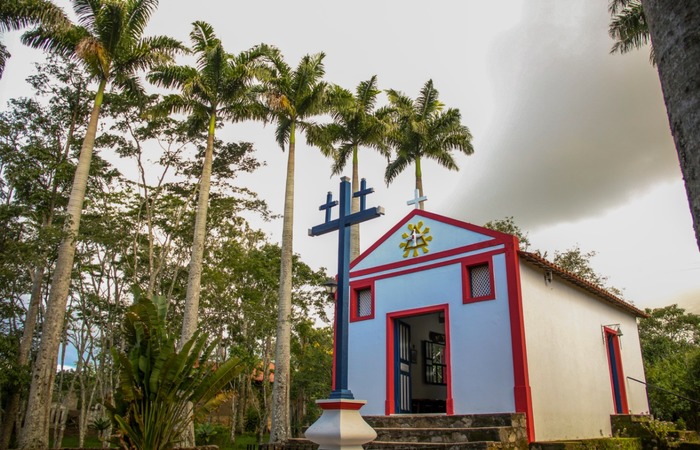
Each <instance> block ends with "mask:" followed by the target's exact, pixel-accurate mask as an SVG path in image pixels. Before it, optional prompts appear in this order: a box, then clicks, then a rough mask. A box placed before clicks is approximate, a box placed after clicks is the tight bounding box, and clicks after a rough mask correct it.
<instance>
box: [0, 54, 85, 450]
mask: <svg viewBox="0 0 700 450" xmlns="http://www.w3.org/2000/svg"><path fill="white" fill-rule="evenodd" d="M27 81H28V82H29V83H30V84H31V86H32V88H33V89H34V92H35V94H36V95H35V96H34V98H32V99H28V98H18V99H11V100H10V102H9V104H8V110H7V111H5V112H2V113H0V121H1V122H2V125H1V126H0V153H2V157H0V159H1V160H2V162H3V167H4V170H3V173H2V174H3V180H4V181H5V182H6V187H7V188H8V189H9V190H8V191H7V194H8V195H7V196H6V202H7V203H6V204H5V205H6V206H8V207H10V205H11V207H10V209H8V211H9V210H14V211H15V212H16V213H17V214H18V216H17V220H19V221H21V223H22V228H23V233H22V242H23V243H22V246H23V247H24V248H25V249H26V250H27V251H28V253H27V254H25V255H23V257H22V258H21V260H22V261H23V262H24V263H23V264H24V265H25V266H26V267H24V268H22V269H19V270H18V271H15V272H13V275H12V277H13V278H15V279H17V280H19V279H23V278H24V277H21V276H19V274H18V272H19V273H27V274H30V278H31V287H30V288H29V289H28V290H25V291H24V292H23V294H22V295H23V296H25V298H26V297H28V298H29V304H28V306H27V308H26V311H23V318H24V323H23V329H22V337H21V339H20V342H19V350H18V352H17V360H16V363H17V365H18V366H25V365H28V364H29V357H30V349H31V346H32V342H33V338H34V331H35V327H36V322H37V315H38V311H39V307H40V303H41V300H42V296H43V294H44V292H45V282H44V275H45V272H46V271H47V268H49V267H50V264H51V262H52V261H53V260H54V257H55V256H54V253H55V251H56V247H57V246H58V241H59V239H60V236H59V235H60V225H61V212H62V211H63V209H64V208H65V205H66V202H67V197H68V193H69V190H70V181H71V177H72V176H73V170H74V166H73V164H72V163H71V161H70V156H71V150H74V149H75V148H76V146H77V144H78V139H79V136H80V134H81V133H82V132H83V131H84V128H83V127H82V126H81V125H82V124H83V123H84V121H85V119H86V117H87V112H88V111H87V108H86V100H87V98H88V96H89V95H90V91H89V90H88V89H87V84H88V83H87V79H86V77H85V76H83V75H82V73H81V71H79V70H77V67H76V65H75V64H73V63H70V62H67V61H65V60H62V59H61V58H57V57H52V58H49V60H48V61H47V62H46V63H45V64H37V69H36V74H35V75H32V76H30V77H29V78H28V79H27ZM12 235H13V234H12V233H9V234H8V236H12ZM11 260H12V258H10V259H7V260H6V261H8V262H9V261H11ZM10 285H15V286H16V285H17V283H16V282H15V283H11V284H8V286H10ZM22 303H24V302H22ZM20 392H21V390H19V389H17V390H14V391H13V392H12V395H11V396H9V397H7V404H6V405H5V406H6V420H4V421H2V424H3V426H2V433H0V434H1V435H2V439H0V448H1V449H5V448H7V445H8V443H9V439H10V436H11V433H12V430H13V428H14V427H13V424H14V423H15V422H16V416H17V414H18V411H19V403H20Z"/></svg>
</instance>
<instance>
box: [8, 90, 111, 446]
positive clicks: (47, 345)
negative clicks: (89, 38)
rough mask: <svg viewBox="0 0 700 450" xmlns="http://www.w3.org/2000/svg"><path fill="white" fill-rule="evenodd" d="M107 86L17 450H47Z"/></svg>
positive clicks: (76, 193) (93, 124)
mask: <svg viewBox="0 0 700 450" xmlns="http://www.w3.org/2000/svg"><path fill="white" fill-rule="evenodd" d="M105 85H106V82H105V81H104V80H103V81H101V82H100V85H99V88H98V89H97V95H96V96H95V102H94V105H93V108H92V113H91V115H90V123H89V125H88V128H87V132H86V134H85V139H84V140H83V146H82V149H81V150H80V158H79V159H78V166H77V167H76V170H75V175H74V177H73V187H72V188H71V193H70V198H69V200H68V206H67V208H66V225H65V227H64V236H63V239H62V241H61V245H60V246H59V248H58V258H57V260H56V269H55V272H54V275H53V279H52V281H51V289H50V292H49V300H48V304H47V307H46V316H45V318H44V324H43V327H42V333H41V344H40V345H39V352H38V353H37V357H36V361H35V363H34V371H33V373H32V379H31V386H30V388H29V399H28V402H27V413H26V416H25V420H24V426H23V428H22V433H21V436H20V440H19V447H20V448H21V449H23V450H26V449H46V448H48V446H49V415H50V410H51V398H52V394H53V380H54V376H55V375H56V360H57V358H58V346H59V343H60V338H61V331H62V330H63V321H64V317H65V312H66V304H67V302H68V291H69V289H70V281H71V272H72V269H73V258H74V256H75V246H76V239H77V235H78V230H79V229H80V217H81V215H82V210H83V201H84V200H85V190H86V188H87V180H88V175H89V173H90V162H91V160H92V150H93V148H94V146H95V136H96V135H97V122H98V120H99V116H100V106H102V97H103V93H104V89H105Z"/></svg>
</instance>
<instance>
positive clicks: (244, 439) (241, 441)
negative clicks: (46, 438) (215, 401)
mask: <svg viewBox="0 0 700 450" xmlns="http://www.w3.org/2000/svg"><path fill="white" fill-rule="evenodd" d="M265 439H267V436H265ZM265 442H266V441H265ZM213 443H214V444H216V445H218V446H219V450H245V449H246V445H249V444H257V443H258V436H257V435H256V434H241V435H236V443H235V445H232V444H231V442H230V441H229V440H228V439H222V440H220V441H219V442H213ZM61 447H62V448H78V431H77V430H72V429H67V430H66V433H65V435H64V436H63V441H62V442H61ZM111 447H115V448H116V446H115V445H114V444H112V445H111ZM83 448H102V442H100V440H99V439H98V438H97V436H96V435H95V432H94V431H93V430H89V431H88V433H87V434H86V436H85V444H84V446H83Z"/></svg>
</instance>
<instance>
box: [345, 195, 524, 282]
mask: <svg viewBox="0 0 700 450" xmlns="http://www.w3.org/2000/svg"><path fill="white" fill-rule="evenodd" d="M512 239H513V237H512V236H510V235H507V234H503V233H500V232H498V231H493V230H489V229H487V228H483V227H480V226H477V225H472V224H470V223H467V222H462V221H459V220H455V219H451V218H449V217H445V216H441V215H439V214H435V213H431V212H428V211H421V210H418V209H416V210H413V211H412V212H411V213H409V214H408V215H407V216H405V217H404V218H403V219H401V220H400V221H399V222H398V223H397V224H396V225H394V226H393V227H392V228H391V229H390V230H389V231H388V232H386V233H385V234H384V235H383V236H382V237H381V238H379V240H377V242H375V243H374V244H373V245H372V246H371V247H370V248H368V249H367V250H366V251H365V252H364V253H362V254H361V255H360V256H359V257H358V258H357V259H356V260H355V261H354V262H353V264H352V267H351V272H356V271H362V270H366V269H371V268H375V267H380V266H386V265H392V264H396V263H401V264H407V263H408V264H410V261H413V260H415V261H416V263H418V262H420V261H423V260H425V259H428V258H434V257H436V256H439V255H441V254H445V255H447V254H448V253H449V252H452V251H454V250H456V249H465V250H467V249H468V247H470V246H476V245H479V246H484V245H485V246H487V247H488V246H489V245H488V244H489V243H490V242H492V243H493V245H494V246H496V245H500V244H502V243H504V242H506V241H512Z"/></svg>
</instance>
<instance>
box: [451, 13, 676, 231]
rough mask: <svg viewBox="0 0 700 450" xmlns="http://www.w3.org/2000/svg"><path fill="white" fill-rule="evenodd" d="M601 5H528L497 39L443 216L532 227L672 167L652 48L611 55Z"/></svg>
mask: <svg viewBox="0 0 700 450" xmlns="http://www.w3.org/2000/svg"><path fill="white" fill-rule="evenodd" d="M572 4H573V6H572ZM605 6H606V4H605V2H602V1H596V2H556V3H555V2H546V4H545V3H544V2H540V3H538V2H534V3H528V7H527V8H526V10H524V15H523V20H522V22H521V23H520V24H519V25H518V26H517V27H516V28H515V29H513V30H511V31H509V32H507V33H505V34H504V35H503V36H501V37H500V38H499V39H498V40H497V41H496V44H495V45H494V46H493V49H492V51H493V54H494V55H495V58H493V59H494V63H493V64H494V65H493V67H492V68H491V74H492V83H493V84H492V88H493V90H494V96H495V106H494V108H495V114H494V119H493V121H492V123H491V126H490V127H489V131H488V135H487V136H482V137H478V136H477V141H476V142H475V143H476V144H477V148H476V152H477V153H476V154H475V155H474V156H472V157H470V158H469V160H468V161H467V162H466V163H465V164H464V168H463V172H464V177H463V180H464V181H463V182H462V183H461V185H460V186H459V191H460V192H463V193H464V194H462V196H463V201H462V202H460V203H458V204H457V206H454V207H452V210H451V211H449V213H450V214H453V215H456V216H465V215H468V216H469V217H470V218H472V220H473V221H474V222H476V223H479V222H481V223H483V222H485V221H487V220H490V219H496V218H503V217H505V216H515V218H516V222H517V223H519V224H520V225H521V226H522V227H523V228H525V229H530V230H534V229H536V228H537V227H540V226H543V225H546V224H553V223H558V222H562V221H572V220H576V219H580V218H583V217H587V216H591V215H596V214H600V213H602V212H603V211H605V210H606V209H609V208H612V207H614V206H616V205H619V204H621V203H624V202H625V201H627V200H629V199H630V198H631V197H633V196H635V195H636V194H639V193H641V192H643V191H644V190H645V189H646V188H647V187H650V186H651V185H653V184H654V183H656V182H659V181H661V180H668V179H673V178H676V177H679V176H680V175H679V169H678V161H677V158H676V154H675V149H674V147H673V142H672V140H671V137H670V133H669V129H668V122H667V118H666V111H665V108H664V106H663V100H662V97H661V93H660V87H659V82H658V78H657V75H656V72H655V70H654V69H653V68H651V67H650V66H649V63H648V51H646V50H641V51H638V52H636V53H634V54H631V55H626V56H620V55H609V54H608V51H609V48H610V46H611V40H610V39H609V38H608V36H607V33H606V30H607V21H608V16H607V13H606V10H605Z"/></svg>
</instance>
